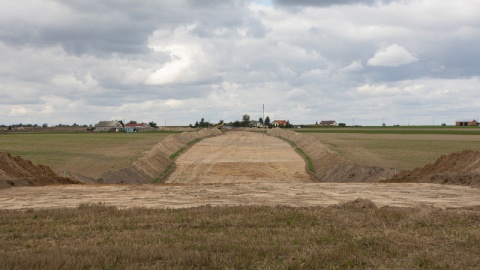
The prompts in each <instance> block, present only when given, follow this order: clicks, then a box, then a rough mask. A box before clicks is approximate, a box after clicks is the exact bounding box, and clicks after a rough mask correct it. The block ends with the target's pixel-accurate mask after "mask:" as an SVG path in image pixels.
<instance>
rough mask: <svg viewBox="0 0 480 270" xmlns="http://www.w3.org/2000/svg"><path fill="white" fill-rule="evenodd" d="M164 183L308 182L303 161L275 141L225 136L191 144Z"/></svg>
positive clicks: (256, 135)
mask: <svg viewBox="0 0 480 270" xmlns="http://www.w3.org/2000/svg"><path fill="white" fill-rule="evenodd" d="M175 164H176V168H175V171H174V172H173V173H172V174H171V175H170V176H169V177H168V179H167V180H166V181H165V182H166V183H219V182H221V183H261V182H266V183H272V182H310V176H309V175H308V174H307V173H306V171H305V162H304V160H303V159H302V158H301V157H300V156H299V155H298V154H297V153H296V152H294V151H293V148H292V147H291V146H290V145H289V144H288V143H286V142H285V141H282V140H280V139H278V138H275V137H271V136H266V135H263V134H261V133H256V132H229V133H227V134H225V135H222V136H217V137H214V138H210V139H208V140H203V141H201V142H199V143H197V144H195V145H194V146H193V147H192V148H191V149H189V150H188V153H187V154H185V155H182V156H180V157H179V158H178V159H177V160H176V161H175Z"/></svg>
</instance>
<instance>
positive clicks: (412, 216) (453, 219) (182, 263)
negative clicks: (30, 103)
mask: <svg viewBox="0 0 480 270" xmlns="http://www.w3.org/2000/svg"><path fill="white" fill-rule="evenodd" d="M364 129H365V131H367V132H351V131H349V132H345V130H341V129H328V130H329V131H328V132H322V129H315V130H302V131H306V134H308V135H310V136H313V137H314V138H315V139H314V140H319V141H321V142H323V143H324V144H326V145H327V146H328V147H329V148H331V149H333V150H335V151H338V152H339V153H340V154H341V155H342V156H343V157H346V158H349V159H352V160H355V161H357V162H362V163H363V164H366V165H369V164H374V165H377V166H378V165H381V166H382V167H387V166H398V167H401V166H404V167H408V166H420V165H422V164H421V163H425V162H427V161H428V160H429V158H431V159H436V158H437V157H438V155H441V154H442V153H443V152H445V153H448V152H449V151H455V152H456V151H462V150H465V149H478V146H479V143H480V142H479V140H480V139H479V138H478V137H479V136H478V135H476V134H474V133H473V134H462V132H459V133H458V134H434V133H429V134H421V132H425V131H418V134H416V133H414V131H409V132H408V134H402V132H399V133H398V134H381V133H380V134H379V133H375V132H371V133H369V132H368V128H364ZM334 130H338V131H339V132H337V133H335V132H332V131H334ZM398 130H402V129H398ZM459 130H460V129H459ZM355 131H357V130H355ZM168 135H169V134H166V133H149V134H124V133H118V134H116V133H113V134H112V133H111V134H107V133H105V134H92V133H85V134H55V133H49V134H1V135H0V138H1V139H2V140H1V145H0V151H8V152H11V153H14V154H20V155H22V156H23V157H25V158H27V157H26V156H25V155H26V154H30V155H31V157H32V158H28V159H31V160H33V158H35V157H37V160H35V161H34V162H39V163H43V164H47V162H50V163H51V164H54V165H55V164H56V166H58V167H57V168H63V167H67V165H69V166H71V168H72V169H75V166H76V165H78V166H79V168H81V170H82V172H83V173H85V172H87V171H89V170H90V169H92V168H97V169H96V170H97V171H99V172H100V171H102V170H103V171H105V170H108V169H109V168H111V167H114V166H118V167H121V166H120V165H118V163H119V162H118V161H122V164H129V163H131V162H132V161H134V160H137V159H138V157H140V156H143V153H144V152H145V151H147V150H149V149H150V148H151V147H152V146H153V145H155V144H156V143H157V142H160V141H162V142H167V141H170V142H171V143H172V144H174V140H170V139H165V138H166V136H168ZM294 135H295V133H294ZM192 138H193V137H192ZM302 147H303V146H302ZM437 148H438V149H437ZM432 149H433V150H432ZM304 150H307V149H306V148H304ZM316 150H318V151H320V152H321V151H323V150H322V148H321V147H319V148H317V149H316ZM14 151H18V152H14ZM49 151H50V152H49ZM43 152H46V153H47V155H45V156H42V153H43ZM327 152H328V151H327ZM22 153H24V154H22ZM105 153H109V154H108V155H107V154H105ZM292 154H293V149H292V148H291V147H290V146H289V145H288V143H287V142H285V141H282V140H280V139H278V138H275V137H271V136H262V134H258V133H249V132H228V133H227V134H224V135H219V136H215V137H212V138H206V139H203V140H201V141H199V142H198V143H197V144H195V145H193V146H192V147H191V148H190V149H188V151H187V152H184V153H183V154H181V155H180V156H179V158H178V160H177V162H178V168H177V169H178V170H177V173H178V174H180V177H178V176H176V175H175V174H172V175H170V176H171V177H172V178H171V179H172V180H175V182H174V183H169V184H159V185H152V184H146V185H55V186H42V187H28V186H27V187H12V188H9V189H3V190H0V198H1V199H0V204H1V208H2V210H1V211H0V225H1V226H0V246H1V247H2V248H0V260H1V261H2V262H3V266H4V267H5V268H6V269H13V268H17V269H31V268H37V269H58V268H71V269H159V268H168V269H185V268H205V269H220V268H222V269H225V268H227V269H236V268H242V269H259V268H261V269H319V268H329V269H343V268H359V269H371V268H380V269H386V268H393V269H415V268H427V269H431V268H440V269H445V268H457V269H474V268H476V267H477V266H478V264H479V263H480V260H479V257H478V255H477V254H478V253H479V252H480V245H479V244H478V243H480V232H479V230H478V228H479V226H480V223H479V222H480V208H479V206H478V201H479V200H480V193H479V189H478V188H472V187H468V186H456V185H438V184H430V183H422V184H418V183H393V184H392V183H313V182H308V181H307V182H303V181H304V179H305V178H304V177H300V175H298V174H297V173H295V170H297V172H298V167H300V169H301V168H302V166H303V164H301V163H302V162H301V159H300V157H299V156H295V154H293V155H292ZM398 155H403V158H398ZM102 158H103V159H105V163H103V162H101V161H99V159H102ZM298 160H300V162H297V161H298ZM337 160H338V159H336V161H337ZM95 162H96V163H98V164H96V163H95ZM283 162H286V163H289V164H290V165H291V166H295V167H291V168H290V169H288V170H286V171H282V170H280V169H281V168H279V166H280V167H282V168H283V167H285V165H283ZM320 162H322V161H320ZM107 163H108V164H109V165H108V166H107V165H106V164H107ZM299 163H300V164H299ZM86 164H92V166H86ZM240 164H244V165H242V166H240ZM47 165H48V164H47ZM93 165H95V166H98V167H94V166H93ZM50 166H52V165H50ZM118 167H116V168H118ZM267 168H268V170H266V169H267ZM257 172H268V173H267V175H264V174H257ZM277 172H278V173H279V174H278V175H277V174H276V173H277ZM289 174H293V175H295V177H292V176H291V175H289ZM246 176H248V177H247V178H248V179H246V178H245V179H242V177H246ZM254 177H256V178H254ZM299 177H300V178H299ZM281 178H284V179H285V180H282V179H281ZM180 180H182V181H180ZM205 180H208V181H205ZM252 180H253V181H252ZM256 180H258V181H256ZM279 180H282V181H279ZM298 180H301V181H298ZM167 182H168V179H167ZM356 198H363V199H356ZM227 206H228V207H227ZM7 209H10V210H7ZM412 235H413V236H415V237H412ZM459 257H461V258H462V259H461V260H459V259H458V258H459Z"/></svg>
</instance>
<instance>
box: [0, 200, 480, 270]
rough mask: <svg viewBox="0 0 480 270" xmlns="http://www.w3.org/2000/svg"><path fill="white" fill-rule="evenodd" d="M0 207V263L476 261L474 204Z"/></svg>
mask: <svg viewBox="0 0 480 270" xmlns="http://www.w3.org/2000/svg"><path fill="white" fill-rule="evenodd" d="M354 205H355V204H353V205H349V206H341V207H327V208H308V209H306V208H300V209H298V208H288V207H252V206H244V207H220V208H216V207H201V208H193V209H181V210H159V209H156V210H154V209H131V210H117V209H116V208H113V207H105V206H101V205H96V206H88V205H83V206H80V207H79V208H78V209H57V210H38V211H27V212H20V211H5V210H3V211H1V210H0V261H1V262H2V269H349V268H356V269H372V268H375V269H419V268H423V269H477V267H478V265H480V256H478V254H480V230H479V228H480V209H476V210H473V209H472V210H463V211H459V210H455V211H454V210H438V209H429V210H426V209H423V210H422V209H407V208H389V207H384V208H375V207H369V206H368V205H367V207H365V204H363V205H362V206H363V207H358V206H354Z"/></svg>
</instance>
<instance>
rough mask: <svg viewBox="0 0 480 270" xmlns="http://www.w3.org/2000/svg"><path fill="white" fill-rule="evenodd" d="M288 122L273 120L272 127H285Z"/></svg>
mask: <svg viewBox="0 0 480 270" xmlns="http://www.w3.org/2000/svg"><path fill="white" fill-rule="evenodd" d="M287 123H288V121H286V120H274V121H273V122H272V126H274V127H285V126H287Z"/></svg>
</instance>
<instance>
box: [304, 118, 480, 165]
mask: <svg viewBox="0 0 480 270" xmlns="http://www.w3.org/2000/svg"><path fill="white" fill-rule="evenodd" d="M295 131H297V132H300V133H303V134H308V135H311V136H315V137H317V138H318V139H319V140H320V141H321V142H322V143H324V144H325V145H327V146H328V147H329V148H330V149H332V150H334V151H336V152H338V153H340V154H341V155H343V156H344V157H346V158H348V159H351V160H354V161H356V162H358V163H360V164H364V165H369V166H373V165H375V166H380V167H384V168H399V169H413V168H416V167H421V166H424V165H426V164H429V163H433V162H435V160H437V159H438V158H439V157H440V156H442V155H445V154H449V153H453V152H461V151H464V150H480V128H479V127H351V128H348V127H347V128H342V127H326V128H309V129H296V130H295Z"/></svg>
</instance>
